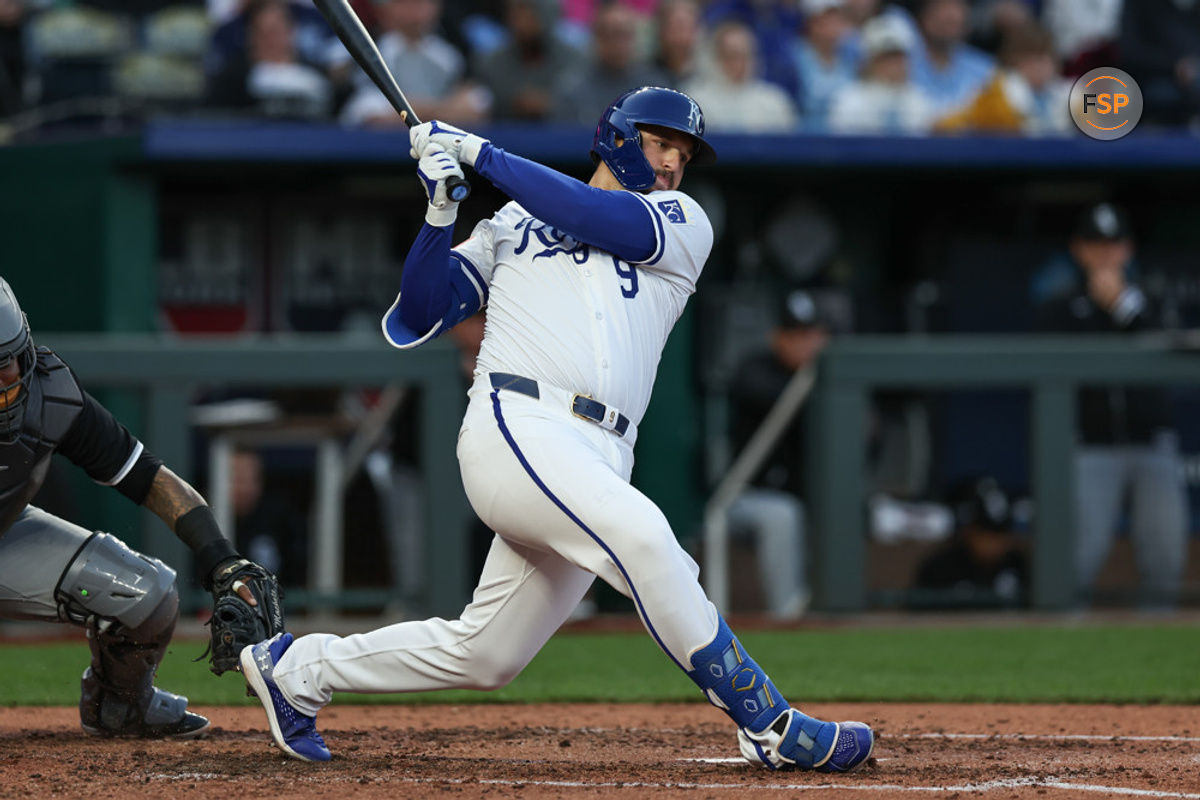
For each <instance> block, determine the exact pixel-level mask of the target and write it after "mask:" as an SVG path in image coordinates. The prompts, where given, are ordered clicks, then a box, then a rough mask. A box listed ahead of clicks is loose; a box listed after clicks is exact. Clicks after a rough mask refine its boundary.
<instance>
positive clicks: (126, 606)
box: [54, 533, 178, 630]
mask: <svg viewBox="0 0 1200 800" xmlns="http://www.w3.org/2000/svg"><path fill="white" fill-rule="evenodd" d="M54 595H55V598H56V599H57V600H58V608H59V616H60V617H61V618H62V619H63V620H65V621H71V622H74V623H76V624H79V625H82V624H85V623H87V621H88V620H89V619H90V618H98V619H100V620H107V621H110V622H111V621H115V622H119V623H120V624H121V626H122V627H124V628H126V629H127V630H134V629H138V628H140V627H141V626H143V625H145V624H146V623H147V622H148V621H150V619H151V617H152V616H158V617H161V616H162V615H163V612H164V608H163V605H164V603H166V604H167V605H173V606H174V608H175V609H176V612H177V610H178V595H177V593H176V590H175V571H174V570H173V569H171V568H170V567H168V566H167V565H166V564H164V563H163V562H161V561H159V560H158V559H157V558H150V557H149V556H144V555H142V554H141V553H136V552H134V551H133V550H131V549H130V548H129V547H127V546H126V545H125V543H124V542H122V541H121V540H120V539H118V538H117V537H115V536H112V535H110V534H107V533H95V534H93V535H92V536H91V537H90V538H89V539H88V540H87V542H85V543H84V545H83V547H81V548H80V549H79V552H78V553H76V554H75V558H73V559H72V560H71V563H70V564H68V565H67V568H66V570H64V571H63V575H62V577H61V578H60V579H59V581H58V586H57V587H56V589H55V592H54ZM172 599H173V600H172ZM173 621H174V619H173V617H172V622H173ZM151 625H152V627H153V623H152V624H151ZM159 627H161V625H160V626H159Z"/></svg>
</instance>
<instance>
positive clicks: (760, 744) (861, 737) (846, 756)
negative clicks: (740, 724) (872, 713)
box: [738, 708, 875, 772]
mask: <svg viewBox="0 0 1200 800" xmlns="http://www.w3.org/2000/svg"><path fill="white" fill-rule="evenodd" d="M738 746H739V748H740V749H741V751H742V757H743V758H745V759H746V760H747V761H749V762H750V763H751V764H761V765H763V766H765V767H768V768H770V769H782V770H790V769H811V770H815V771H817V772H849V771H850V770H852V769H854V768H855V767H857V766H859V765H860V764H862V763H863V762H865V761H866V760H867V759H868V758H870V757H871V751H872V750H874V749H875V733H874V732H873V731H872V730H871V729H870V727H868V726H867V725H864V724H863V723H861V722H822V721H821V720H819V719H814V718H813V717H810V716H808V715H807V714H804V713H802V712H800V711H798V710H797V709H794V708H789V709H788V710H787V711H785V712H783V713H782V714H780V715H779V716H778V717H776V718H775V721H774V722H773V723H771V725H770V726H769V727H768V728H767V729H766V730H764V731H762V732H761V733H754V732H753V731H749V730H746V729H745V728H740V729H739V730H738Z"/></svg>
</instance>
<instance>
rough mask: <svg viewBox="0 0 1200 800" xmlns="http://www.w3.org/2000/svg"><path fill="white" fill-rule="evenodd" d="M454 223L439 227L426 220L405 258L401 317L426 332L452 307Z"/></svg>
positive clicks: (415, 329)
mask: <svg viewBox="0 0 1200 800" xmlns="http://www.w3.org/2000/svg"><path fill="white" fill-rule="evenodd" d="M453 231H454V226H452V225H451V226H449V227H446V228H437V227H434V226H433V225H430V224H428V223H426V224H425V225H423V226H422V227H421V231H420V233H418V234H417V239H416V241H414V242H413V245H412V247H411V248H410V249H409V251H408V257H407V258H405V260H404V274H403V275H402V276H401V278H400V319H402V320H403V321H404V324H405V325H407V326H408V327H410V328H412V329H413V330H414V331H417V332H419V333H423V332H425V331H427V330H429V329H430V328H432V327H433V326H434V325H435V324H436V323H437V321H438V320H440V319H441V318H442V317H443V316H445V314H446V311H447V310H448V309H449V308H450V295H451V291H450V270H451V268H452V264H451V261H450V237H451V236H452V235H453Z"/></svg>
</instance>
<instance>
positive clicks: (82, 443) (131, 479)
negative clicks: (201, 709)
mask: <svg viewBox="0 0 1200 800" xmlns="http://www.w3.org/2000/svg"><path fill="white" fill-rule="evenodd" d="M55 453H60V454H61V455H63V456H65V457H66V458H67V459H68V460H69V461H71V462H73V463H74V464H76V465H78V466H79V467H81V468H82V469H83V470H84V471H85V472H87V474H88V475H89V476H90V477H91V478H92V480H94V481H96V482H97V483H100V484H103V485H105V486H112V487H113V488H115V489H116V490H117V491H119V492H120V493H121V494H123V495H125V496H126V497H128V498H129V499H130V500H132V501H133V502H135V503H138V504H139V505H143V506H145V507H146V508H148V509H149V510H150V511H153V512H154V513H155V514H157V515H158V516H159V517H160V518H162V521H163V522H165V523H166V524H167V525H168V526H169V527H170V528H171V529H172V530H173V531H174V532H175V534H176V535H177V536H179V538H180V539H182V540H183V541H184V542H186V543H187V544H188V545H189V546H190V547H191V548H192V550H193V551H194V555H195V561H196V566H197V571H198V574H199V575H200V578H201V581H202V582H203V583H204V584H205V586H211V584H212V580H213V578H214V576H215V575H216V574H217V573H218V572H220V571H221V570H223V569H225V568H226V567H228V566H230V565H232V564H238V563H247V562H244V561H243V560H242V559H241V557H240V556H239V555H238V554H237V552H236V551H235V550H234V549H233V546H232V545H231V544H230V543H229V541H228V540H227V539H226V538H225V537H224V536H222V535H221V531H220V529H219V528H218V527H217V523H216V519H215V518H214V517H213V514H212V511H210V510H209V507H208V505H207V504H206V503H205V502H204V498H203V497H201V496H200V494H199V493H198V492H197V491H196V490H195V489H193V488H192V487H191V486H190V485H189V484H188V483H187V482H186V481H184V480H183V479H182V478H180V477H179V476H178V475H176V474H175V473H174V472H172V471H171V470H170V469H168V468H167V467H166V466H164V465H163V462H162V460H161V459H159V458H158V457H157V456H155V455H154V454H152V453H151V452H150V451H149V450H147V449H146V448H145V447H144V446H143V445H142V443H141V442H139V441H138V440H137V439H136V438H135V437H134V436H133V434H131V433H130V432H129V430H128V429H127V428H125V426H124V425H122V424H121V423H120V422H118V421H117V420H116V419H115V418H114V417H113V415H112V414H110V413H109V412H108V410H107V409H105V408H104V407H103V406H102V405H100V404H99V403H98V402H96V400H95V399H94V398H93V397H92V396H91V395H89V394H88V393H87V392H85V391H84V390H83V389H82V388H81V387H80V385H79V381H78V379H76V377H75V374H74V373H73V372H72V371H71V369H70V367H68V366H67V365H66V363H65V362H64V361H63V360H62V359H61V358H59V357H58V356H57V355H56V354H54V353H53V352H51V351H50V350H49V349H47V348H45V347H35V346H34V342H33V335H32V333H31V332H30V329H29V323H28V321H27V320H26V318H25V314H24V313H22V311H21V307H20V306H19V305H18V303H17V298H16V295H14V294H13V291H12V289H11V288H10V287H9V285H8V283H7V281H5V280H4V279H3V278H0V617H3V618H6V619H36V620H44V621H48V622H69V623H73V624H75V625H81V626H83V627H85V628H87V640H88V647H90V648H91V651H92V663H91V665H90V666H89V667H88V668H87V669H86V670H85V671H84V673H83V680H82V695H81V697H80V700H79V718H80V724H81V725H82V727H83V730H84V731H85V732H86V733H88V734H92V735H95V736H135V737H147V738H161V737H168V738H175V739H191V738H195V737H197V736H201V735H203V734H204V733H205V732H206V731H207V730H208V720H207V719H205V718H204V717H202V716H200V715H199V714H194V713H192V712H190V711H188V710H187V698H186V697H181V696H179V695H177V694H172V693H171V692H168V691H164V690H163V689H159V688H156V687H155V686H154V673H155V671H156V670H157V669H158V665H159V663H160V662H161V661H162V659H163V656H164V655H165V654H166V651H167V644H168V643H169V642H170V641H171V634H172V633H173V632H174V630H175V622H176V620H177V619H178V617H179V594H178V591H177V590H176V588H175V572H174V570H172V569H171V568H170V567H168V566H167V565H166V564H164V563H163V562H161V561H159V560H158V559H156V558H151V557H149V556H145V555H142V554H141V553H137V552H134V551H133V550H131V549H130V548H129V547H127V546H126V545H125V544H124V543H123V542H121V540H120V539H118V538H116V537H115V536H112V535H111V534H108V533H99V532H95V531H91V530H88V529H87V528H81V527H80V526H78V525H76V524H74V523H71V522H68V521H67V520H65V519H60V518H59V517H57V516H55V515H53V514H50V513H47V512H46V511H43V510H42V509H40V508H37V507H36V506H33V505H30V502H29V501H30V500H31V499H32V498H33V496H34V495H35V494H36V493H37V491H38V488H39V487H41V485H42V482H43V481H44V480H45V477H46V471H47V470H48V469H49V467H50V459H51V456H53V455H54V454H55ZM239 593H240V594H241V595H242V597H243V599H245V600H246V602H248V603H250V604H252V605H254V604H256V601H254V599H253V595H252V594H251V592H250V590H249V589H248V588H245V587H243V588H241V589H239Z"/></svg>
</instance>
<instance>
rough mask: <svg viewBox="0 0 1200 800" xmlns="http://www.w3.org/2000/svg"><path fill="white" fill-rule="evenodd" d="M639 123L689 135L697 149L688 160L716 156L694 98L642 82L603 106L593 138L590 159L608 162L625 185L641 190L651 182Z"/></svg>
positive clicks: (711, 159) (708, 161) (710, 159)
mask: <svg viewBox="0 0 1200 800" xmlns="http://www.w3.org/2000/svg"><path fill="white" fill-rule="evenodd" d="M638 125H658V126H661V127H663V128H670V129H671V130H673V131H679V132H680V133H686V134H688V135H689V136H691V137H692V139H694V140H695V142H696V151H695V153H693V154H692V158H691V161H689V162H688V163H689V164H696V165H701V164H711V163H713V162H714V161H716V160H717V154H716V151H714V150H713V149H712V145H710V144H709V143H708V142H706V141H704V112H702V111H701V110H700V106H698V105H697V104H696V101H695V100H693V99H692V98H690V97H688V96H687V95H686V94H684V93H683V92H677V91H675V90H674V89H664V88H663V87H661V86H643V87H641V88H640V89H634V90H632V91H629V92H626V93H625V94H623V95H621V96H620V97H618V98H617V99H616V100H614V101H613V104H612V105H610V106H609V107H608V108H606V109H605V110H604V114H603V115H602V116H601V117H600V122H599V123H597V125H596V136H595V138H593V139H592V160H593V161H596V162H599V161H603V162H604V163H605V164H607V165H608V168H609V169H610V170H612V174H613V176H614V177H615V178H616V179H617V181H618V182H619V183H620V184H621V185H622V186H624V187H625V188H626V189H629V190H631V191H635V192H640V191H643V190H645V189H649V188H650V187H651V186H653V185H654V178H655V176H654V170H653V168H651V166H650V162H649V161H647V160H646V156H645V155H644V154H643V153H642V135H641V132H640V131H638V128H637V126H638ZM618 138H620V139H621V140H622V141H621V143H620V144H619V145H618V144H617V139H618Z"/></svg>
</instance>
